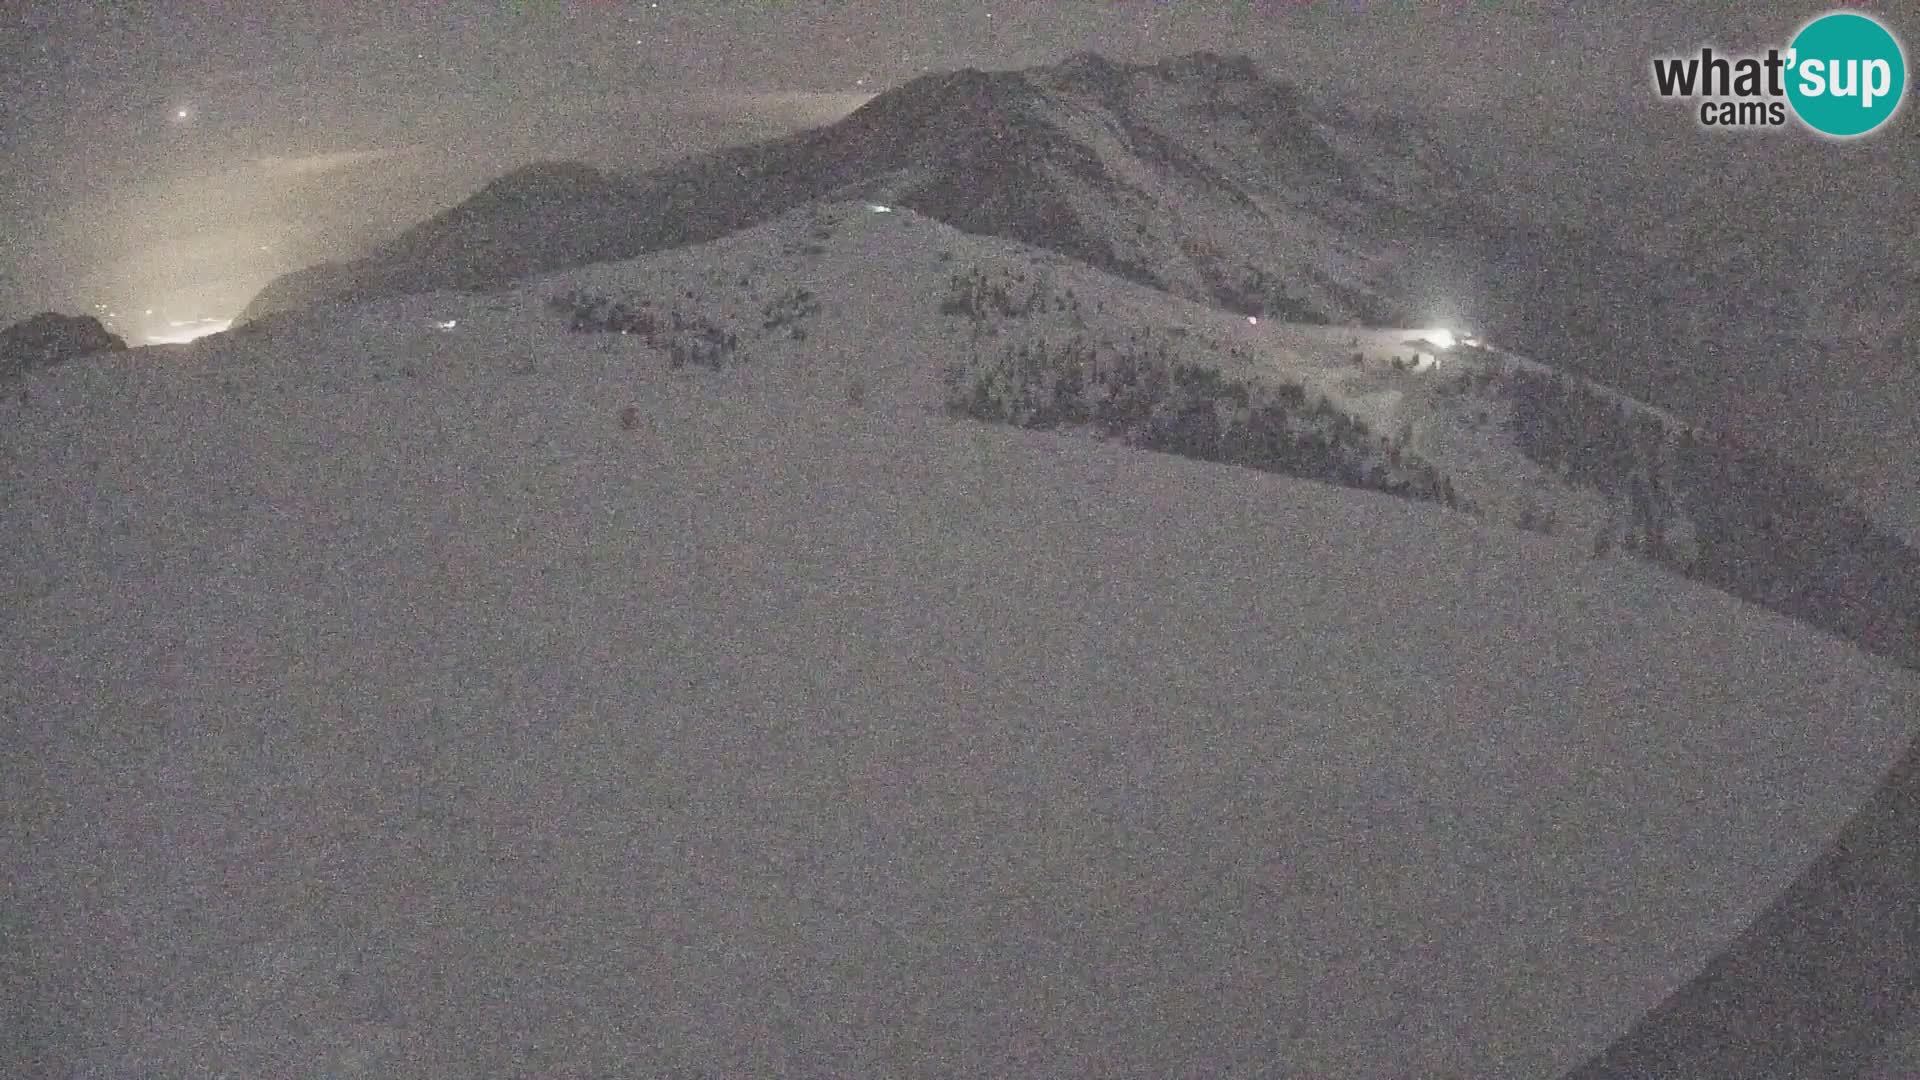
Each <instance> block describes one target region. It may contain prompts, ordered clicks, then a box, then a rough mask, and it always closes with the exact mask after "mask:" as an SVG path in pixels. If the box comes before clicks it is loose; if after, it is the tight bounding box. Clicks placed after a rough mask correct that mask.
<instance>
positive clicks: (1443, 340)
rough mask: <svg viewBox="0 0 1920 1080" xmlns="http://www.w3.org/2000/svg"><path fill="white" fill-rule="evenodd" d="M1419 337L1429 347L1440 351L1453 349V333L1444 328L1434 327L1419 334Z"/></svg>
mask: <svg viewBox="0 0 1920 1080" xmlns="http://www.w3.org/2000/svg"><path fill="white" fill-rule="evenodd" d="M1420 337H1421V338H1422V339H1423V340H1425V341H1426V342H1428V343H1429V344H1431V345H1434V346H1436V347H1438V348H1442V349H1451V348H1453V331H1451V330H1449V329H1447V328H1446V327H1444V326H1436V327H1434V328H1433V329H1431V330H1428V331H1426V332H1425V333H1423V334H1421V335H1420Z"/></svg>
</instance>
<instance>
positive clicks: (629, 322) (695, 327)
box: [547, 290, 740, 371]
mask: <svg viewBox="0 0 1920 1080" xmlns="http://www.w3.org/2000/svg"><path fill="white" fill-rule="evenodd" d="M547 306H548V307H549V308H551V309H552V310H554V311H557V312H559V313H560V314H562V315H565V316H566V317H567V320H568V322H567V329H569V330H571V331H573V332H574V333H583V334H627V335H631V336H635V337H638V338H640V339H641V340H642V341H644V342H646V343H647V345H648V346H649V347H651V348H655V349H659V350H661V351H663V352H665V353H666V354H667V366H668V367H670V368H675V369H679V368H684V367H688V366H690V365H691V366H694V367H703V368H708V369H710V370H714V371H718V370H719V369H720V368H721V367H722V366H723V365H724V364H725V362H726V359H727V358H728V357H729V356H732V355H733V353H734V351H735V350H736V349H738V348H739V345H740V341H739V337H738V336H737V335H735V334H734V333H733V332H732V331H730V330H723V329H721V328H720V327H718V326H715V325H714V324H712V323H710V322H708V321H707V320H705V319H703V318H701V317H699V316H697V315H687V314H684V313H682V312H681V311H680V310H679V309H678V308H675V309H673V310H671V311H669V312H667V313H666V315H664V316H662V315H661V314H660V313H658V312H656V311H654V310H653V306H652V302H651V301H649V300H644V299H643V300H640V301H639V302H638V304H637V305H636V306H632V307H629V306H628V305H627V304H626V303H625V302H622V301H615V300H611V299H609V298H607V297H604V296H589V295H587V294H585V293H581V292H579V291H577V290H575V291H570V292H567V293H564V294H562V295H559V296H553V297H549V298H548V300H547Z"/></svg>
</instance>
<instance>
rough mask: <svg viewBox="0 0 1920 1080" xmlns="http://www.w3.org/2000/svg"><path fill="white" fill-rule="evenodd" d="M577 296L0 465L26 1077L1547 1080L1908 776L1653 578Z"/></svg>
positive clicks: (77, 381) (1716, 615)
mask: <svg viewBox="0 0 1920 1080" xmlns="http://www.w3.org/2000/svg"><path fill="white" fill-rule="evenodd" d="M619 272H621V269H620V268H619V267H602V268H595V270H594V273H604V274H616V273H619ZM550 291H551V288H550V287H548V286H540V287H537V288H530V289H528V290H524V291H518V292H511V293H506V294H501V295H497V296H464V295H434V296H427V297H416V298H411V299H408V300H401V301H390V302H383V303H380V304H375V305H369V306H367V307H364V308H359V309H353V310H343V311H333V312H328V313H322V314H319V315H315V316H313V317H310V318H305V319H293V320H288V321H286V322H283V323H281V324H279V325H276V326H275V327H274V328H273V329H272V330H271V331H270V332H269V333H267V334H261V335H255V336H252V337H249V336H245V335H223V336H220V337H216V338H210V339H206V340H204V341H201V342H197V343H195V344H193V345H189V346H180V347H170V348H164V349H142V350H135V351H133V352H130V353H127V354H123V355H121V356H118V357H97V358H93V359H90V360H87V361H82V362H77V363H73V364H69V365H66V366H65V367H62V368H57V369H54V370H52V371H49V372H43V373H38V374H36V375H34V376H32V377H30V378H28V379H27V380H25V381H24V382H23V383H22V384H20V387H23V388H24V389H26V390H27V391H28V398H27V400H26V401H25V402H24V403H23V402H21V401H19V400H18V398H17V396H10V397H9V398H8V400H7V402H6V403H5V404H4V406H0V448H3V449H4V454H5V456H4V459H0V464H4V466H5V468H6V470H7V475H6V476H5V478H4V479H5V492H6V500H5V503H4V517H3V518H0V522H4V524H3V525H0V527H3V528H4V534H3V535H4V536H5V537H6V542H5V543H4V544H3V545H0V567H4V576H3V577H0V584H3V585H4V587H5V597H6V603H7V606H6V608H5V612H6V615H5V618H6V627H7V639H8V648H7V649H6V650H5V651H4V659H0V664H4V667H0V672H3V673H4V674H3V675H0V695H4V696H0V702H3V703H4V723H5V725H6V730H5V732H4V739H0V754H4V755H5V758H4V760H3V761H0V766H4V769H5V772H4V775H5V776H6V777H7V778H8V784H7V787H8V797H7V800H6V806H7V807H8V814H7V818H6V821H7V827H6V829H5V831H4V833H0V836H4V842H5V844H6V847H7V852H6V857H7V861H8V865H9V866H10V867H12V868H13V870H12V872H10V873H9V874H8V875H7V878H6V880H8V881H9V882H11V883H12V891H11V895H10V897H9V900H8V906H9V908H10V909H11V910H12V911H13V912H14V918H15V923H14V925H15V927H17V932H12V931H10V932H8V933H7V934H6V935H4V939H3V940H4V944H0V956H3V957H4V958H5V966H4V968H3V969H0V971H3V972H4V982H3V983H0V1000H4V1001H6V1002H7V1003H8V1004H7V1008H8V1009H9V1010H11V1012H12V1015H11V1016H4V1017H0V1020H4V1021H5V1024H6V1026H7V1027H8V1028H9V1029H11V1030H14V1031H18V1032H21V1033H24V1035H25V1036H26V1038H25V1039H24V1040H14V1041H12V1042H11V1043H10V1044H9V1049H8V1051H7V1053H8V1054H10V1055H14V1056H13V1057H11V1058H0V1073H5V1074H7V1075H60V1076H68V1075H87V1076H94V1075H100V1076H206V1075H219V1074H221V1073H222V1072H223V1071H224V1072H226V1073H230V1074H233V1075H253V1076H298V1075H334V1076H367V1077H387V1076H446V1077H459V1076H475V1075H613V1074H625V1075H646V1074H661V1073H668V1072H673V1071H676V1070H679V1071H684V1072H685V1073H687V1074H690V1075H768V1074H776V1073H784V1074H789V1075H828V1074H837V1075H904V1076H936V1075H1002V1076H1020V1075H1139V1076H1165V1075H1195V1076H1226V1075H1276V1074H1278V1075H1299V1076H1312V1077H1329V1078H1342V1077H1355V1078H1359V1077H1383V1078H1384V1077H1398V1076H1409V1075H1420V1076H1461V1077H1469V1076H1471V1077H1496V1076H1514V1077H1538V1076H1548V1075H1552V1074H1554V1073H1556V1072H1558V1071H1560V1070H1564V1069H1566V1068H1568V1067H1570V1066H1572V1065H1573V1064H1575V1063H1577V1062H1578V1061H1579V1060H1581V1059H1583V1058H1585V1057H1586V1056H1587V1055H1589V1054H1591V1053H1592V1052H1593V1051H1595V1050H1597V1049H1599V1048H1600V1047H1601V1046H1603V1045H1605V1044H1606V1043H1607V1042H1608V1041H1610V1040H1611V1039H1612V1038H1613V1037H1615V1036H1616V1035H1617V1034H1619V1033H1620V1032H1621V1031H1623V1030H1624V1029H1625V1028H1626V1027H1627V1025H1628V1024H1630V1023H1631V1022H1632V1021H1633V1020H1634V1019H1636V1018H1637V1017H1638V1016H1639V1015H1640V1014H1641V1013H1642V1012H1643V1011H1644V1010H1645V1009H1646V1008H1647V1007H1649V1006H1650V1005H1652V1004H1653V1003H1655V1002H1656V1001H1657V1000H1659V999H1660V998H1661V997H1662V996H1663V995H1664V994H1665V993H1666V992H1667V991H1669V990H1670V989H1671V988H1673V987H1674V986H1676V985H1677V984H1679V983H1680V982H1681V981H1683V980H1684V979H1686V978H1687V977H1688V976H1690V975H1691V974H1693V972H1694V971H1695V970H1697V968H1698V967H1699V965H1700V964H1701V963H1702V961H1704V960H1705V958H1706V957H1707V956H1709V955H1710V954H1711V953H1713V952H1714V951H1716V950H1717V949H1719V948H1721V947H1722V946H1724V945H1725V944H1726V942H1727V941H1728V940H1729V939H1731V937H1732V936H1733V935H1734V934H1735V932H1736V931H1737V930H1738V929H1739V928H1740V927H1741V926H1743V925H1744V924H1745V923H1746V922H1747V920H1748V919H1749V918H1751V916H1752V915H1753V914H1754V913H1755V912H1757V911H1758V910H1760V909H1761V908H1762V907H1764V906H1765V905H1766V904H1767V903H1768V902H1769V901H1770V900H1771V899H1772V898H1773V896H1774V895H1775V894H1776V893H1777V892H1778V891H1779V890H1780V889H1781V888H1782V887H1784V886H1785V885H1786V884H1787V883H1788V881H1790V880H1791V879H1792V878H1793V876H1794V875H1795V874H1797V873H1798V872H1799V871H1800V869H1801V868H1802V867H1803V866H1804V865H1805V864H1806V863H1807V861H1808V860H1810V859H1811V858H1812V857H1813V855H1814V854H1815V853H1816V852H1817V851H1818V850H1819V849H1820V848H1822V847H1823V846H1825V844H1826V843H1827V842H1828V841H1829V840H1830V839H1831V837H1832V835H1833V833H1834V831H1835V830H1836V829H1837V828H1838V827H1839V826H1840V825H1841V823H1842V822H1843V821H1844V820H1845V819H1846V818H1847V816H1848V815H1849V814H1850V813H1851V812H1852V810H1853V809H1854V807H1855V806H1856V805H1857V804H1858V802H1859V801H1860V800H1861V798H1862V797H1863V796H1864V795H1865V794H1866V793H1867V792H1868V791H1869V790H1870V789H1871V788H1872V787H1873V786H1874V784H1875V783H1876V781H1877V780H1878V778H1879V775H1880V773H1881V771H1882V770H1883V769H1884V768H1885V767H1886V766H1887V765H1889V764H1890V763H1891V762H1892V760H1893V759H1894V757H1895V756H1896V755H1897V754H1898V753H1899V752H1900V750H1901V749H1902V748H1903V747H1904V744H1905V742H1906V739H1907V738H1908V736H1909V735H1910V729H1909V725H1910V724H1911V722H1912V719H1913V718H1914V717H1915V716H1920V708H1916V706H1917V705H1920V680H1916V679H1915V677H1914V676H1912V675H1911V674H1910V673H1903V672H1899V671H1896V670H1895V669H1893V668H1892V667H1891V666H1889V665H1887V664H1884V663H1881V662H1878V661H1875V660H1871V659H1869V658H1867V657H1865V656H1863V655H1862V654H1860V653H1858V652H1857V651H1855V650H1854V649H1852V648H1850V647H1848V646H1845V645H1844V644H1842V643H1839V642H1837V641H1835V640H1833V639H1831V638H1829V637H1827V636H1825V635H1823V634H1820V633H1818V632H1815V631H1812V630H1810V629H1807V628H1804V627H1801V626H1798V625H1796V624H1793V623H1790V622H1788V621H1787V620H1785V619H1782V618H1779V617H1776V616H1773V615H1770V614H1768V613H1765V612H1762V611H1759V610H1757V609H1755V608H1752V607H1750V606H1747V605H1744V604H1741V603H1739V602H1737V601H1735V600H1732V599H1730V598H1728V597H1726V596H1724V595H1722V594H1719V593H1716V592H1713V591H1711V590H1708V589H1706V588H1704V587H1700V586H1696V585H1693V584H1689V583H1686V582H1683V581H1680V580H1676V579H1674V578H1671V577H1668V576H1665V575H1662V574H1660V573H1658V572H1657V571H1654V570H1652V569H1651V568H1648V567H1645V566H1642V565H1638V564H1632V563H1626V562H1619V561H1598V562H1596V561H1590V560H1586V559H1581V558H1578V557H1576V556H1573V555H1570V554H1568V553H1567V552H1565V551H1564V549H1562V548H1560V547H1557V546H1555V545H1553V544H1552V543H1550V542H1549V541H1547V540H1545V539H1543V538H1538V537H1530V536H1525V535H1521V534H1517V533H1514V532H1511V531H1508V530H1504V529H1500V528H1497V527H1490V526H1483V525H1481V524H1479V523H1477V522H1475V521H1473V520H1472V519H1469V518H1467V517H1464V516H1461V515H1454V514H1448V513H1445V512H1443V511H1439V510H1436V509H1433V508H1431V507H1427V506H1422V505H1416V504H1412V503H1407V502H1403V501H1399V500H1395V499H1392V498H1388V497H1381V496H1374V495H1369V494H1365V493H1360V492H1355V491H1350V490H1343V489H1335V488H1331V487H1323V486H1320V485H1316V484H1311V483H1304V482H1298V481H1293V480H1290V479H1287V478H1283V477H1277V476H1272V475H1267V474H1260V473H1255V472H1251V471H1246V470H1239V469H1234V468H1230V467H1222V466H1214V465H1208V464H1203V463H1198V462H1193V461H1187V460H1182V459H1178V458H1174V457H1168V456H1162V455H1154V454H1146V453H1141V452H1136V451H1130V450H1126V449H1124V448H1121V447H1117V446H1111V445H1103V444H1100V443H1097V442H1093V441H1088V440H1076V439H1064V438H1055V437H1050V436H1046V435H1042V434H1037V433H1023V432H1017V431H1011V430H1004V429H995V428H988V427H983V426H979V425H972V424H966V423H961V422H957V421H952V420H948V419H945V418H943V417H939V416H937V415H933V414H931V413H930V412H928V411H927V410H925V409H923V408H921V407H920V403H919V402H917V401H916V400H915V399H914V398H913V395H912V394H910V393H908V392H907V391H908V389H909V388H910V387H909V384H910V383H911V382H912V381H913V380H906V379H904V377H903V378H901V379H898V380H895V381H893V382H889V380H888V377H887V376H886V375H885V373H871V372H870V373H868V377H869V378H870V381H871V384H872V386H873V387H874V388H875V389H874V391H873V393H872V394H871V396H869V397H868V398H867V400H866V403H865V404H864V405H863V406H858V407H856V406H854V405H852V404H850V403H849V401H848V398H847V393H846V381H847V379H848V377H849V372H848V371H846V370H843V369H839V368H833V367H831V366H830V365H826V364H821V363H815V364H811V365H807V364H802V363H800V362H798V361H797V360H796V361H795V362H783V361H781V359H780V358H779V357H766V358H762V360H760V361H758V362H756V363H755V364H753V365H751V366H747V367H743V368H740V369H738V370H732V371H725V372H721V373H718V374H715V373H708V372H702V371H695V370H692V369H689V370H687V371H682V372H669V371H667V370H665V369H664V364H663V363H662V362H661V361H660V358H659V357H658V356H656V355H654V354H653V353H651V352H650V351H649V350H647V349H645V348H643V347H641V346H638V345H636V344H635V343H633V342H630V341H622V340H620V339H619V337H618V335H612V336H606V335H598V336H596V335H571V334H568V333H567V332H566V331H565V330H564V328H563V326H562V324H561V322H560V321H558V320H557V319H556V317H554V316H553V315H552V314H551V313H548V312H546V311H544V310H543V309H542V307H541V300H542V298H543V297H544V296H545V295H547V293H548V292H550ZM436 319H441V320H444V319H456V320H457V321H458V322H459V326H460V329H461V330H462V331H471V332H466V333H462V332H447V331H442V330H439V329H436V328H434V327H433V325H432V323H433V320H436ZM804 346H805V343H803V342H799V343H795V344H794V345H793V347H792V348H793V350H794V351H793V354H792V357H790V358H789V359H792V358H797V357H801V356H803V355H804V354H803V350H804ZM902 370H903V371H904V370H905V369H902ZM409 371H410V372H411V374H408V372H409ZM856 374H857V373H856ZM16 389H17V388H16ZM628 405H632V406H634V407H635V416H636V419H637V422H636V424H635V426H634V427H633V428H632V429H630V430H629V429H627V428H625V427H623V426H622V424H621V423H620V422H619V415H620V412H621V410H622V409H623V408H625V407H626V406H628Z"/></svg>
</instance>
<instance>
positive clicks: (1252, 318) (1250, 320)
mask: <svg viewBox="0 0 1920 1080" xmlns="http://www.w3.org/2000/svg"><path fill="white" fill-rule="evenodd" d="M1247 325H1248V326H1259V325H1260V318H1259V316H1256V315H1249V316H1247Z"/></svg>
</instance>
